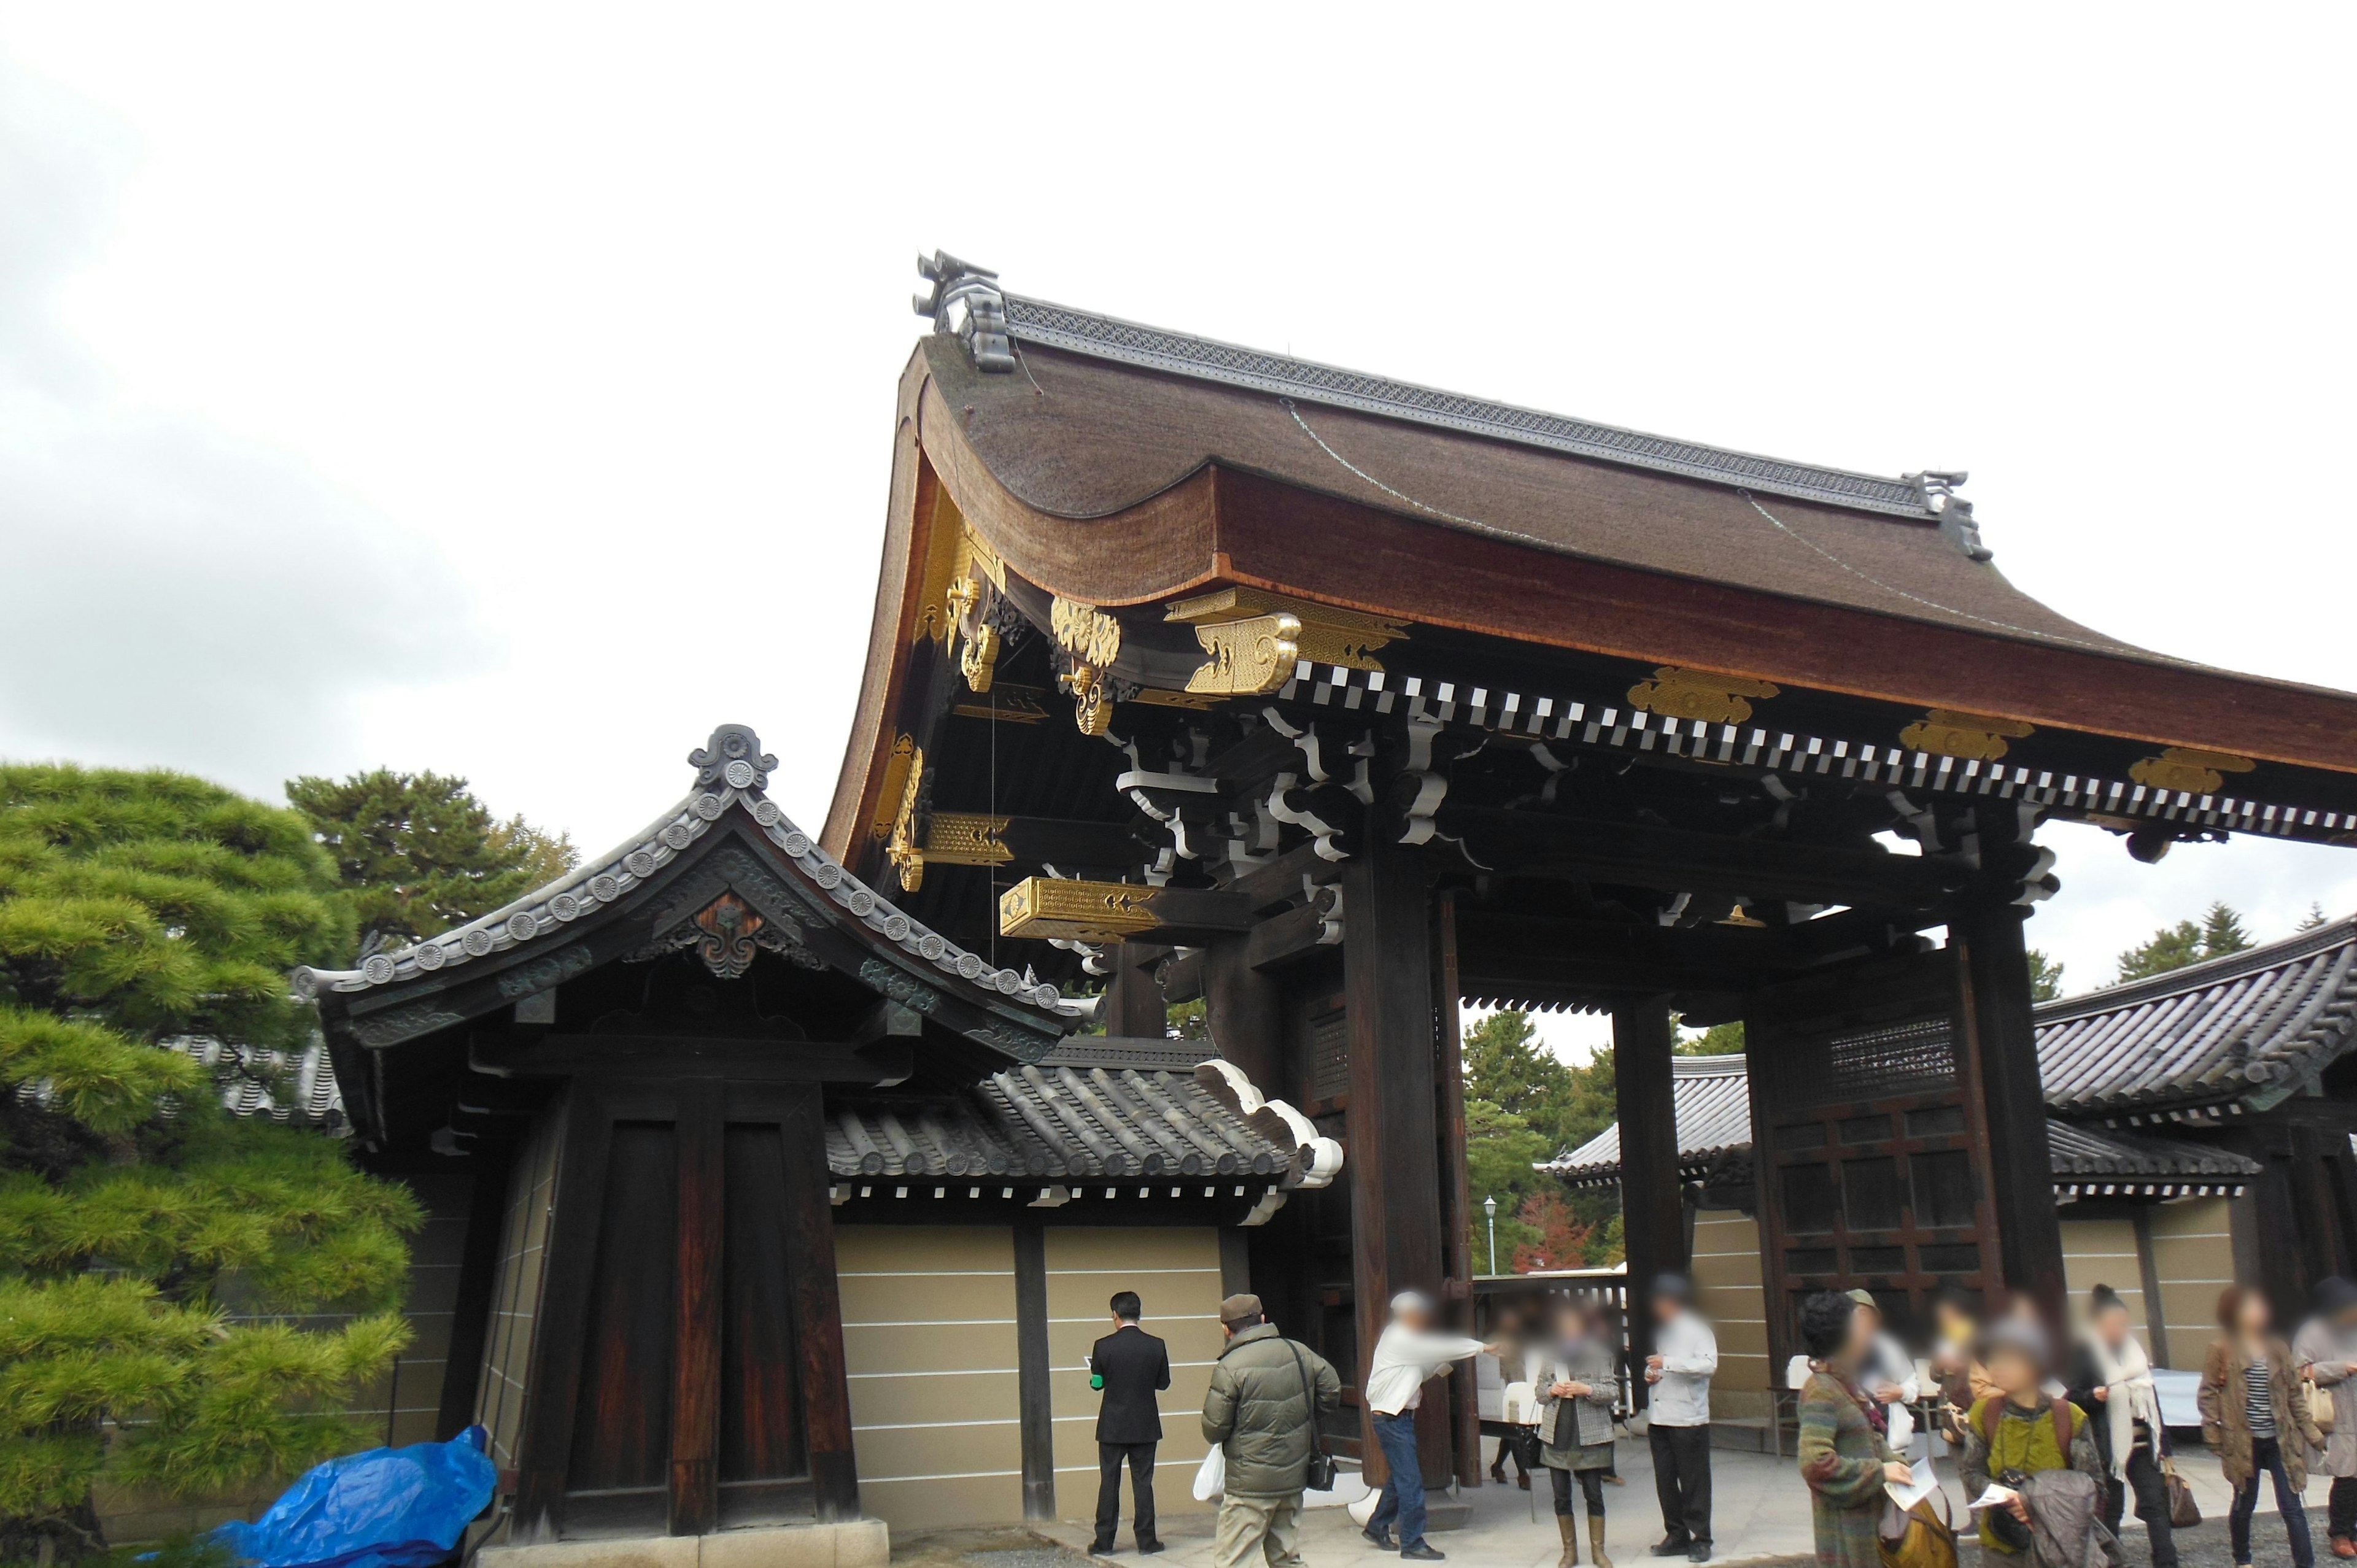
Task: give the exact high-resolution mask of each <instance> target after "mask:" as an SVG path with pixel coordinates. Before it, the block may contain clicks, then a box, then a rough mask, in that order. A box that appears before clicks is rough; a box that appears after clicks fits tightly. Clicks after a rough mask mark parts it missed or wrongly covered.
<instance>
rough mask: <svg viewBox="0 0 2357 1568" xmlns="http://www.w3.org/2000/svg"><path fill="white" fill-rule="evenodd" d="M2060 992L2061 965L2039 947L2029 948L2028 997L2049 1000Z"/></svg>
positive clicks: (2032, 999) (2033, 999) (2052, 999)
mask: <svg viewBox="0 0 2357 1568" xmlns="http://www.w3.org/2000/svg"><path fill="white" fill-rule="evenodd" d="M2061 994H2062V966H2061V964H2060V963H2058V962H2056V961H2054V960H2053V959H2050V958H2049V957H2047V956H2046V954H2045V952H2044V951H2043V950H2041V949H2039V948H2032V949H2030V950H2029V999H2030V1000H2031V1001H2032V1002H2051V1001H2054V1000H2055V999H2056V998H2058V997H2060V996H2061Z"/></svg>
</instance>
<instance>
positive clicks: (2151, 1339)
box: [2136, 1203, 2175, 1367]
mask: <svg viewBox="0 0 2357 1568" xmlns="http://www.w3.org/2000/svg"><path fill="white" fill-rule="evenodd" d="M2136 1273H2137V1283H2139V1284H2141V1285H2142V1286H2143V1287H2144V1337H2145V1348H2146V1349H2147V1350H2148V1351H2150V1352H2151V1354H2152V1364H2153V1365H2154V1366H2156V1367H2168V1366H2174V1365H2175V1363H2174V1362H2172V1361H2171V1360H2169V1314H2168V1313H2166V1312H2164V1311H2163V1310H2161V1305H2160V1263H2159V1261H2158V1259H2157V1258H2155V1256H2154V1255H2153V1251H2152V1205H2150V1204H2148V1203H2140V1204H2138V1205H2136Z"/></svg>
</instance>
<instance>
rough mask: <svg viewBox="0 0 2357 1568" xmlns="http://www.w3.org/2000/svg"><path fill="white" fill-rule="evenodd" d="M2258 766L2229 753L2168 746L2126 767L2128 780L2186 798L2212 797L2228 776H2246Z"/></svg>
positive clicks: (2222, 786) (2246, 758) (2223, 785)
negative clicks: (2156, 753)
mask: <svg viewBox="0 0 2357 1568" xmlns="http://www.w3.org/2000/svg"><path fill="white" fill-rule="evenodd" d="M2256 767H2258V764H2257V763H2255V762H2254V761H2252V760H2251V759H2250V758H2249V757H2236V756H2235V755H2234V754H2233V752H2231V751H2199V750H2196V749H2194V748H2193V747H2191V746H2169V747H2167V748H2165V749H2164V750H2163V751H2162V752H2161V754H2160V755H2159V756H2158V757H2146V758H2145V759H2144V760H2143V761H2141V762H2138V763H2136V764H2135V765H2133V766H2132V767H2130V768H2128V777H2129V778H2131V779H2135V780H2136V782H2137V783H2139V784H2142V785H2144V786H2146V787H2147V788H2148V789H2175V790H2178V791H2180V792H2181V793H2184V794H2188V795H2214V794H2216V793H2217V792H2218V791H2219V790H2221V789H2224V788H2225V787H2226V777H2225V776H2226V775H2227V774H2229V773H2248V772H2250V771H2251V770H2252V769H2253V768H2256Z"/></svg>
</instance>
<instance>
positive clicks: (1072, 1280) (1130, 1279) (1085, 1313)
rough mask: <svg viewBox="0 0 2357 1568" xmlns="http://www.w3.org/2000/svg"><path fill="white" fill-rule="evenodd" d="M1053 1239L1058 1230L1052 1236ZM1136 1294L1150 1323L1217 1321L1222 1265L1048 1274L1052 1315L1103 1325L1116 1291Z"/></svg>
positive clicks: (1214, 1260)
mask: <svg viewBox="0 0 2357 1568" xmlns="http://www.w3.org/2000/svg"><path fill="white" fill-rule="evenodd" d="M1048 1234H1049V1235H1050V1236H1053V1235H1054V1234H1055V1232H1054V1231H1052V1230H1050V1231H1049V1232H1048ZM1125 1290H1134V1291H1135V1292H1136V1293H1137V1294H1138V1296H1139V1298H1140V1299H1141V1300H1142V1301H1144V1303H1145V1304H1146V1322H1148V1323H1152V1322H1155V1321H1157V1319H1168V1318H1172V1317H1188V1316H1194V1315H1196V1314H1198V1313H1200V1314H1203V1315H1206V1316H1213V1317H1216V1316H1218V1315H1219V1310H1220V1295H1221V1292H1220V1263H1219V1257H1218V1254H1217V1253H1216V1252H1214V1253H1213V1255H1212V1259H1211V1267H1209V1268H1199V1269H1122V1270H1119V1271H1113V1270H1096V1269H1090V1270H1076V1271H1073V1272H1071V1273H1058V1272H1057V1271H1056V1270H1055V1269H1053V1268H1050V1269H1049V1271H1048V1316H1050V1317H1092V1318H1094V1319H1096V1320H1097V1321H1098V1322H1100V1323H1103V1322H1104V1321H1105V1320H1106V1318H1107V1316H1108V1315H1109V1314H1110V1313H1111V1312H1112V1310H1113V1308H1112V1305H1110V1304H1111V1303H1112V1301H1113V1296H1114V1292H1115V1291H1125Z"/></svg>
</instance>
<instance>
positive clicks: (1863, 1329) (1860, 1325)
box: [1841, 1306, 1875, 1367]
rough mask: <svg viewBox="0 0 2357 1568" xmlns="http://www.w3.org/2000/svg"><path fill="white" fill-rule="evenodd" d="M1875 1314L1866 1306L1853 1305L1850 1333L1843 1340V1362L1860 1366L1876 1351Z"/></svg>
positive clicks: (1850, 1317) (1850, 1316) (1843, 1363)
mask: <svg viewBox="0 0 2357 1568" xmlns="http://www.w3.org/2000/svg"><path fill="white" fill-rule="evenodd" d="M1874 1323H1875V1317H1874V1314H1873V1313H1871V1312H1868V1311H1867V1309H1866V1308H1864V1307H1862V1306H1859V1307H1853V1308H1851V1309H1850V1315H1849V1333H1848V1335H1847V1337H1845V1338H1844V1339H1843V1340H1842V1350H1841V1364H1842V1365H1843V1366H1845V1367H1859V1366H1863V1365H1865V1363H1866V1359H1867V1357H1868V1356H1870V1355H1872V1354H1873V1353H1874Z"/></svg>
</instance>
